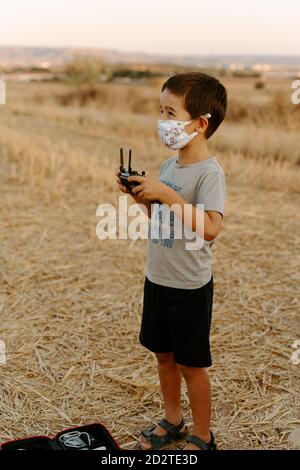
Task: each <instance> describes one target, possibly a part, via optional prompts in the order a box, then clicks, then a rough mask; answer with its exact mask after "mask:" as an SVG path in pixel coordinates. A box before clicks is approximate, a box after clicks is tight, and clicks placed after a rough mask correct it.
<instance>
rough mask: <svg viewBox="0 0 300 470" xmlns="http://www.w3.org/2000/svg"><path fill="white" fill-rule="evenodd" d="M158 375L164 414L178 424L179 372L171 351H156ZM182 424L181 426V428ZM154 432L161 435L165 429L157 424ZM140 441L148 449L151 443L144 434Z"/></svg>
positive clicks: (179, 413) (179, 417)
mask: <svg viewBox="0 0 300 470" xmlns="http://www.w3.org/2000/svg"><path fill="white" fill-rule="evenodd" d="M156 358H157V365H158V375H159V381H160V387H161V391H162V395H163V400H164V407H165V416H164V418H165V419H167V420H168V421H169V422H170V423H172V424H174V425H178V424H179V423H180V421H181V419H182V410H181V403H180V402H181V373H180V371H179V369H178V366H177V364H176V362H175V361H174V356H173V353H172V352H169V353H156ZM183 429H184V426H183V427H182V430H183ZM153 432H154V434H157V435H158V436H162V435H164V434H166V432H167V431H166V430H165V429H164V428H162V427H161V426H159V425H158V426H157V427H156V428H155V429H154V430H153ZM139 440H140V442H142V443H143V447H144V448H145V449H150V447H151V445H150V444H149V442H148V441H147V439H146V437H145V436H140V438H139Z"/></svg>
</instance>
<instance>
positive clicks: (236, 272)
mask: <svg viewBox="0 0 300 470" xmlns="http://www.w3.org/2000/svg"><path fill="white" fill-rule="evenodd" d="M223 82H224V84H225V85H226V86H227V88H228V92H229V99H230V107H229V110H228V117H227V120H226V122H225V123H223V124H222V126H221V128H220V129H219V132H218V133H217V134H216V135H215V136H213V137H212V139H211V142H210V150H211V153H212V154H214V155H215V156H216V157H217V158H218V160H219V161H220V163H221V165H222V166H223V168H224V170H225V173H226V176H227V185H228V200H227V203H226V212H225V218H224V223H223V230H222V232H221V233H220V235H219V237H218V240H217V242H216V243H215V245H214V248H213V250H214V265H213V272H214V280H215V298H214V312H213V324H212V337H211V339H212V354H213V367H212V368H211V369H210V373H211V379H212V388H213V430H214V432H215V434H216V439H217V442H218V444H219V448H220V449H291V448H293V447H294V446H295V445H297V444H295V443H294V444H293V442H292V441H291V439H290V433H291V431H293V430H295V429H296V428H298V427H299V426H300V387H299V376H300V365H295V364H293V363H292V361H291V354H292V352H293V349H292V343H293V341H295V340H296V339H300V325H299V322H300V320H299V257H298V255H299V252H298V253H297V248H299V168H300V150H299V148H300V147H299V131H300V105H298V106H296V105H293V104H292V103H291V100H290V95H291V83H290V82H289V81H283V80H282V81H279V80H278V81H272V82H271V81H269V82H267V83H266V86H265V87H264V88H262V89H259V88H255V86H254V82H255V79H250V78H248V79H247V78H244V79H229V78H228V79H226V78H224V80H223ZM162 83H163V80H156V81H153V82H152V83H149V84H148V85H137V84H131V85H130V84H127V85H125V84H116V83H115V84H114V83H110V84H105V83H103V84H99V85H97V86H91V85H89V86H86V85H85V86H84V85H83V86H80V87H76V88H75V87H74V86H72V85H66V84H60V83H51V84H50V83H48V84H44V83H9V85H8V89H7V104H6V105H5V106H1V109H0V111H1V113H0V170H1V171H0V193H1V217H0V237H1V238H0V240H1V261H0V327H1V329H0V339H2V340H4V341H5V343H6V351H7V363H6V364H5V365H4V364H2V365H0V374H1V381H0V442H1V441H2V442H3V441H5V440H8V439H12V438H17V437H23V436H26V435H38V434H48V435H50V434H51V435H52V434H55V433H56V432H58V431H60V430H62V429H63V428H66V427H71V426H76V425H80V424H84V423H90V422H94V421H100V422H102V423H103V424H104V425H106V426H107V428H108V429H109V430H110V431H111V433H112V435H113V436H114V437H115V439H116V440H117V441H118V443H119V444H120V445H121V446H122V447H123V448H124V449H132V448H133V447H134V445H135V443H136V439H137V436H138V434H139V431H140V430H141V429H142V428H144V427H145V426H147V425H151V424H155V423H156V422H157V420H158V419H160V418H161V417H162V413H163V406H162V397H161V394H160V389H159V383H158V377H157V372H156V360H155V357H154V355H153V354H152V353H151V352H149V351H147V350H146V349H144V348H143V347H142V346H141V345H140V344H139V341H138V333H139V327H140V319H141V307H142V288H143V281H144V277H143V276H144V267H145V260H146V248H147V241H146V240H135V241H133V240H105V241H103V240H102V241H101V240H99V239H98V238H97V237H96V232H95V229H96V225H97V222H98V220H99V218H97V217H96V209H97V207H98V205H99V204H100V203H103V202H111V203H114V204H116V205H117V203H118V196H119V193H118V192H117V189H116V184H115V178H114V175H113V171H114V168H115V167H116V165H117V164H118V157H119V148H120V147H121V146H123V147H124V148H125V149H129V148H132V150H133V159H134V164H135V166H136V167H137V168H138V169H139V170H142V169H145V170H147V171H148V172H149V174H152V175H157V174H158V170H159V166H160V163H161V162H162V160H163V159H165V158H167V157H168V156H170V153H169V152H168V150H167V149H165V148H163V146H162V144H161V143H160V141H159V139H158V137H157V134H156V119H157V117H158V110H159V90H160V86H161V84H162ZM182 407H183V413H184V416H185V418H186V420H187V422H188V423H189V424H190V423H191V414H190V409H189V404H188V396H187V390H186V386H185V384H184V382H183V383H182ZM182 445H183V444H179V445H178V448H181V447H182ZM298 446H299V444H298Z"/></svg>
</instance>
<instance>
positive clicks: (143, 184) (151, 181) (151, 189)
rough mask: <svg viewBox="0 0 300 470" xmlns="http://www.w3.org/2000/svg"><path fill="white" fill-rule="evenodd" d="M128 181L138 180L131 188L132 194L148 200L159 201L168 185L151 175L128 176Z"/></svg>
mask: <svg viewBox="0 0 300 470" xmlns="http://www.w3.org/2000/svg"><path fill="white" fill-rule="evenodd" d="M128 181H138V182H139V183H140V184H139V185H138V186H135V187H134V188H133V189H132V192H133V193H134V194H137V195H138V196H139V197H142V198H144V199H146V200H148V201H155V200H158V201H161V200H162V199H163V195H164V192H165V191H166V189H168V187H167V186H166V185H165V184H163V183H162V182H161V181H159V180H157V179H156V178H153V177H151V176H129V177H128Z"/></svg>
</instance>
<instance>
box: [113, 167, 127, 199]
mask: <svg viewBox="0 0 300 470" xmlns="http://www.w3.org/2000/svg"><path fill="white" fill-rule="evenodd" d="M119 174H120V170H115V175H116V177H117V178H116V182H117V184H118V186H119V190H120V191H122V193H126V194H130V192H129V191H128V189H127V188H126V186H124V185H123V184H122V181H121V180H120V178H119Z"/></svg>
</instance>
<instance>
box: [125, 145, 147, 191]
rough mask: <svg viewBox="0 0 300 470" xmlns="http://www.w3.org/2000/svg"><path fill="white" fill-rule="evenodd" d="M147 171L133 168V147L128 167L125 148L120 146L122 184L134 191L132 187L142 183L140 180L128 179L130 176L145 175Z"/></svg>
mask: <svg viewBox="0 0 300 470" xmlns="http://www.w3.org/2000/svg"><path fill="white" fill-rule="evenodd" d="M145 174H146V173H145V171H142V173H139V172H138V171H136V170H133V169H132V168H131V149H129V159H128V169H127V170H126V168H125V167H124V159H123V148H120V172H119V178H120V180H121V181H122V184H123V185H124V186H125V187H126V188H127V189H128V190H129V191H130V192H132V188H134V187H135V186H138V185H139V184H140V183H139V182H138V181H128V178H129V176H145Z"/></svg>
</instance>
